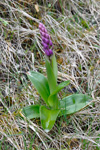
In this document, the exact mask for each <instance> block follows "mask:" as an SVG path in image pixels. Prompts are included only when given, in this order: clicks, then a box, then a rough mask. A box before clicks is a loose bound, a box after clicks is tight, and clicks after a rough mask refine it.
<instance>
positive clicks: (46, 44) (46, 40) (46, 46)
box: [39, 23, 53, 57]
mask: <svg viewBox="0 0 100 150" xmlns="http://www.w3.org/2000/svg"><path fill="white" fill-rule="evenodd" d="M39 30H40V34H41V38H42V45H43V50H44V52H45V54H46V55H47V56H49V57H50V56H52V55H53V50H51V47H52V46H53V44H52V41H51V38H50V35H49V34H48V32H47V30H46V28H45V26H44V25H43V24H42V23H40V24H39Z"/></svg>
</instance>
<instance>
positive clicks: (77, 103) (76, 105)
mask: <svg viewBox="0 0 100 150" xmlns="http://www.w3.org/2000/svg"><path fill="white" fill-rule="evenodd" d="M91 100H92V98H91V97H90V96H87V95H84V94H72V95H70V96H67V97H65V98H64V99H62V100H60V103H59V109H61V113H60V114H59V116H61V115H65V114H66V115H70V114H73V113H75V112H77V111H79V110H81V109H82V108H84V107H86V106H87V105H88V104H89V102H90V101H91Z"/></svg>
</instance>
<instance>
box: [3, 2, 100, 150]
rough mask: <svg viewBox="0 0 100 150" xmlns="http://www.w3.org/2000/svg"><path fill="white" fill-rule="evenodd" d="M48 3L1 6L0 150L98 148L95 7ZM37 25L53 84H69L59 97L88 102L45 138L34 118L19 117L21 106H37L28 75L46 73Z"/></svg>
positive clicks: (99, 42) (99, 40)
mask: <svg viewBox="0 0 100 150" xmlns="http://www.w3.org/2000/svg"><path fill="white" fill-rule="evenodd" d="M51 3H52V0H50V1H49V2H48V1H47V0H46V1H40V0H35V1H32V0H27V1H26V0H24V1H23V0H20V1H19V0H18V1H11V0H8V1H6V0H1V1H0V10H1V11H0V33H1V35H0V150H2V149H4V150H6V149H9V150H34V149H35V150H39V149H42V150H45V149H47V150H59V149H60V150H65V149H69V150H73V149H80V150H94V149H95V150H99V149H100V36H99V32H100V25H99V24H100V18H99V15H100V7H99V6H100V2H99V1H97V0H92V1H90V0H89V1H84V0H81V1H77V0H74V1H72V0H69V1H66V0H64V1H62V0H57V1H56V0H55V1H53V3H52V4H51ZM37 4H38V5H37ZM50 4H51V5H50ZM36 5H37V6H36ZM39 22H42V23H44V25H45V26H46V28H47V30H48V32H49V33H50V35H51V39H52V41H53V44H54V51H55V53H56V58H57V62H58V71H59V72H58V82H61V81H65V80H70V81H71V85H70V86H69V87H68V88H65V89H64V90H63V91H62V92H61V93H59V96H60V97H63V96H66V95H67V94H70V93H74V92H81V93H87V94H89V95H91V96H92V97H93V103H92V104H90V105H89V107H87V108H85V109H84V110H81V111H80V112H77V113H76V114H74V115H72V116H64V117H61V118H59V119H57V121H56V124H55V126H54V127H53V129H52V130H51V131H50V132H49V133H48V134H47V133H45V132H44V131H43V129H42V128H41V126H40V120H39V119H34V120H27V119H26V118H24V117H23V116H21V114H20V109H21V108H23V107H24V106H27V105H30V104H34V103H39V101H40V102H41V98H40V97H39V95H38V93H37V91H36V90H35V89H34V87H33V86H32V85H31V84H30V82H29V80H28V78H27V76H26V72H27V71H29V70H37V71H39V72H43V73H44V74H45V64H44V54H43V50H42V46H41V41H40V40H41V39H40V34H39V30H38V23H39ZM65 92H66V93H65Z"/></svg>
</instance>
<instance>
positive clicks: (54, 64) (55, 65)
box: [51, 54, 58, 82]
mask: <svg viewBox="0 0 100 150" xmlns="http://www.w3.org/2000/svg"><path fill="white" fill-rule="evenodd" d="M51 67H52V70H53V73H54V76H55V79H56V82H57V74H58V68H57V61H56V57H55V54H53V56H52V57H51Z"/></svg>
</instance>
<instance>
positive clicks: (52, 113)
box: [40, 106, 60, 132]
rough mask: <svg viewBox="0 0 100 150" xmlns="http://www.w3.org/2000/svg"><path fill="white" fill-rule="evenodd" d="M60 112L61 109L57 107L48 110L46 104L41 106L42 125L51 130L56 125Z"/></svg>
mask: <svg viewBox="0 0 100 150" xmlns="http://www.w3.org/2000/svg"><path fill="white" fill-rule="evenodd" d="M59 112H60V110H57V109H55V110H53V109H52V110H48V109H47V108H46V107H45V106H41V107H40V120H41V125H42V127H43V129H44V130H45V131H46V132H49V131H50V130H51V129H52V127H53V126H54V123H55V121H56V118H57V116H58V114H59Z"/></svg>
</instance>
